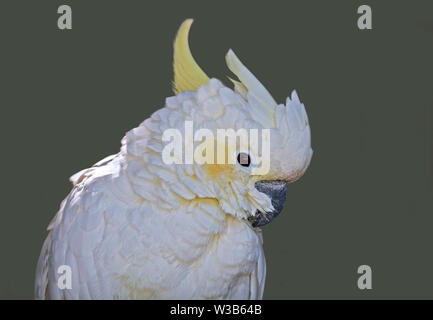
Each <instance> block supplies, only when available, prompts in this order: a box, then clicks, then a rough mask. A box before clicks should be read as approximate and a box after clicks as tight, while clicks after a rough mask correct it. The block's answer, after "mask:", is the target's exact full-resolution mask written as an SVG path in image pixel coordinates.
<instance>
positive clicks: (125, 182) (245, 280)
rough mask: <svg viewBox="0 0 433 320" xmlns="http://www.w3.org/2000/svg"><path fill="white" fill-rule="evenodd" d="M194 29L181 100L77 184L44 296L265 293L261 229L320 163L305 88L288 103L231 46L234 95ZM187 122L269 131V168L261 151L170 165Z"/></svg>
mask: <svg viewBox="0 0 433 320" xmlns="http://www.w3.org/2000/svg"><path fill="white" fill-rule="evenodd" d="M191 24H192V20H191V19H189V20H186V21H185V22H184V23H183V24H182V25H181V27H180V29H179V31H178V34H177V37H176V39H175V42H174V76H175V77H174V83H173V85H174V91H175V94H176V95H175V96H173V97H169V98H167V99H166V102H165V106H164V108H162V109H160V110H158V111H156V112H155V113H154V114H153V115H152V116H151V117H150V118H148V119H146V120H145V121H144V122H142V123H141V124H140V125H139V126H138V127H136V128H134V129H132V130H131V131H129V132H127V133H126V135H125V137H124V138H123V139H122V147H121V149H120V152H119V153H118V154H116V155H112V156H109V157H107V158H105V159H104V160H102V161H100V162H98V163H96V164H95V165H94V166H93V167H91V168H89V169H85V170H82V171H80V172H78V173H77V174H75V175H73V176H72V177H71V178H70V180H71V182H72V184H73V188H72V191H71V192H70V194H69V195H68V196H67V197H66V199H65V200H63V202H62V203H61V206H60V210H59V211H58V213H57V214H56V216H55V217H54V219H53V220H52V222H51V223H50V224H49V226H48V231H49V234H48V236H47V238H46V240H45V242H44V244H43V248H42V251H41V254H40V257H39V261H38V264H37V270H36V281H35V297H36V298H37V299H261V298H262V296H263V289H264V285H265V273H266V264H265V257H264V253H263V247H262V236H261V230H260V228H259V227H260V226H262V225H264V224H266V223H268V222H269V221H270V220H272V218H274V217H275V216H276V215H277V214H278V213H279V212H280V211H281V209H282V206H283V203H284V201H285V198H286V190H287V183H290V182H293V181H295V180H297V179H298V178H299V177H301V176H302V174H303V173H304V172H305V170H306V169H307V167H308V165H309V163H310V160H311V156H312V149H311V144H310V127H309V124H308V117H307V114H306V111H305V108H304V105H303V104H302V103H301V102H300V100H299V98H298V96H297V94H296V92H295V91H293V93H292V94H291V97H289V98H288V99H287V101H286V105H283V104H277V103H276V102H275V100H274V99H273V98H272V96H271V95H270V94H269V92H268V91H267V90H266V89H265V87H264V86H263V85H262V84H261V83H260V82H259V81H258V80H257V79H256V78H255V77H254V75H253V74H252V73H251V72H250V71H249V70H248V69H247V68H246V67H245V66H244V65H243V64H242V63H241V62H240V60H239V59H238V58H237V57H236V55H235V54H234V53H233V51H231V50H229V52H228V53H227V55H226V62H227V65H228V68H229V69H230V70H231V71H232V72H233V73H234V74H235V75H236V76H237V77H238V80H239V81H235V80H232V81H233V82H234V89H233V90H232V89H230V88H228V87H226V86H225V85H223V84H222V83H221V82H220V81H219V80H217V79H214V78H212V79H210V78H209V77H208V76H207V75H206V74H205V73H204V72H203V70H202V69H201V68H200V67H199V66H198V65H197V63H196V62H195V60H194V58H193V57H192V55H191V52H190V49H189V45H188V33H189V29H190V27H191ZM187 122H189V123H192V124H193V129H194V130H197V129H200V128H205V129H207V130H208V131H210V132H213V133H216V132H217V130H219V129H233V130H239V129H241V128H244V129H246V130H250V129H257V130H262V129H268V130H269V133H270V134H269V137H268V141H267V142H268V143H269V146H270V147H269V148H270V149H269V150H268V153H269V155H270V156H269V163H268V164H269V165H268V170H265V171H262V172H260V170H259V171H254V168H253V167H254V166H258V164H259V162H258V161H257V159H262V162H263V161H265V160H266V159H265V157H263V154H262V155H260V154H259V153H258V152H257V150H256V149H257V148H256V149H255V148H252V147H251V145H249V146H247V147H248V148H247V149H243V150H240V149H236V150H235V151H236V152H235V153H233V154H230V152H227V159H228V160H227V163H225V162H223V163H220V162H217V163H214V164H212V163H211V162H204V163H203V162H201V163H199V161H193V162H192V163H187V162H186V161H182V160H183V158H182V159H180V158H179V157H176V156H174V160H173V161H171V162H167V161H166V159H164V150H165V147H167V145H168V143H167V142H168V141H169V140H167V135H166V133H167V132H168V131H167V130H169V129H175V130H178V132H180V134H181V135H186V134H187V133H186V129H185V128H186V126H185V124H186V123H187ZM216 135H217V134H216ZM206 137H207V138H209V136H206ZM184 138H185V141H187V139H186V137H184ZM264 139H265V140H266V137H265V138H264ZM185 141H184V142H183V143H176V144H175V145H174V146H173V145H172V149H171V151H173V149H176V148H181V149H182V148H183V144H185V147H184V149H185V151H184V152H185V154H186V149H188V148H191V146H190V145H189V146H188V145H187V143H186V142H185ZM199 141H202V140H200V139H199ZM224 141H225V140H224ZM265 142H266V141H264V142H263V141H262V142H261V143H260V145H264V144H265ZM207 143H209V142H207ZM216 143H217V144H218V143H220V141H217V142H216ZM194 148H195V147H194ZM176 150H179V149H176ZM206 150H207V149H206ZM224 150H227V149H224ZM265 151H266V150H265ZM269 151H270V152H269ZM207 152H208V151H206V153H207ZM209 153H210V152H209ZM170 154H172V153H170ZM230 157H233V159H230ZM260 157H262V158H260ZM229 160H232V161H231V162H230V161H229ZM258 172H259V173H258ZM66 272H69V278H67V277H66V276H67V274H66ZM61 277H62V279H60V278H61ZM67 279H69V285H68V280H67ZM61 281H64V282H63V285H61V283H60V282H61Z"/></svg>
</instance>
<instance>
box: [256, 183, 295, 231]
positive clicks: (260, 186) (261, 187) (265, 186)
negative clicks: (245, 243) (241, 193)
mask: <svg viewBox="0 0 433 320" xmlns="http://www.w3.org/2000/svg"><path fill="white" fill-rule="evenodd" d="M255 187H256V189H257V190H258V191H260V192H263V193H264V194H266V195H268V196H269V197H270V198H271V201H272V206H273V207H274V210H273V211H272V212H262V211H258V210H257V212H256V215H255V216H254V217H250V218H248V220H249V221H250V222H251V224H252V226H253V227H254V228H255V227H261V226H264V225H265V224H268V223H269V222H271V221H272V220H273V219H274V218H275V217H276V216H278V214H279V213H280V212H281V210H282V209H283V206H284V202H285V201H286V193H287V182H286V181H281V180H263V181H258V182H256V184H255Z"/></svg>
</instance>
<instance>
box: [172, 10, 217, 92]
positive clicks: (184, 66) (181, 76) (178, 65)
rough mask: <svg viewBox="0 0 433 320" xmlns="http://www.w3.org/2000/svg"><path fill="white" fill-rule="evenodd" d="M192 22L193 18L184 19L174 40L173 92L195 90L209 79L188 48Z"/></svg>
mask: <svg viewBox="0 0 433 320" xmlns="http://www.w3.org/2000/svg"><path fill="white" fill-rule="evenodd" d="M192 23H193V19H187V20H185V21H184V22H183V23H182V25H181V26H180V28H179V31H178V32H177V36H176V39H175V40H174V57H173V69H174V82H173V91H174V93H175V94H179V93H181V92H184V91H196V90H197V89H198V88H199V87H201V86H202V85H204V84H206V83H208V81H209V80H210V79H209V77H208V76H207V75H206V73H204V71H203V70H202V69H201V68H200V66H199V65H198V64H197V62H196V61H195V60H194V57H193V56H192V54H191V50H190V49H189V44H188V34H189V30H190V28H191V25H192Z"/></svg>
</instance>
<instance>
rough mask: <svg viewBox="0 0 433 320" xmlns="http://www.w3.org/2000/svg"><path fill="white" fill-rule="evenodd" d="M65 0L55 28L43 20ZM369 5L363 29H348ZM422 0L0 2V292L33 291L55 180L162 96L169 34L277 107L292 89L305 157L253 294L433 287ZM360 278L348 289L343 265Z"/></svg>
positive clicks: (414, 293)
mask: <svg viewBox="0 0 433 320" xmlns="http://www.w3.org/2000/svg"><path fill="white" fill-rule="evenodd" d="M60 4H70V5H71V7H72V10H73V30H72V31H60V30H58V29H57V17H58V15H57V7H58V6H59V5H60ZM361 4H370V5H371V6H372V9H373V30H371V31H360V30H358V29H357V25H356V21H357V17H358V15H357V13H356V10H357V7H358V6H359V5H361ZM432 12H433V3H432V2H431V1H404V2H398V3H397V1H305V0H304V1H200V2H199V1H194V2H193V1H70V0H68V1H66V0H64V1H2V2H1V4H0V30H1V31H0V33H1V38H0V41H1V47H0V57H1V60H0V61H1V69H0V80H1V83H0V85H1V87H0V88H1V89H0V106H1V126H0V130H1V138H2V153H1V170H2V174H1V183H0V187H1V204H0V205H1V217H0V298H7V299H10V298H25V299H31V298H32V297H33V281H34V269H35V265H36V261H37V258H38V255H39V251H40V249H41V245H42V242H43V240H44V238H45V236H46V231H45V229H46V227H47V224H48V222H49V221H50V219H51V218H52V217H53V215H54V214H55V212H56V211H57V209H58V206H59V204H60V202H61V200H62V199H63V198H64V197H65V196H66V195H67V193H68V192H69V190H70V188H71V186H70V184H69V182H68V177H69V176H70V175H72V174H73V173H75V172H77V171H79V170H81V169H83V168H86V167H88V166H90V165H92V164H93V163H95V162H96V161H98V160H100V159H101V158H102V157H104V156H106V155H109V154H112V153H115V152H117V151H118V149H119V146H120V139H121V138H122V136H123V135H124V133H125V132H126V131H127V130H129V129H131V128H133V127H134V126H136V125H138V124H139V123H140V122H141V121H142V120H144V119H145V118H147V117H148V116H149V115H150V114H151V113H152V112H154V111H155V110H157V109H158V108H160V107H161V106H163V104H164V98H165V97H166V96H169V95H171V80H172V70H171V63H172V41H173V38H174V35H175V32H176V30H177V28H178V26H179V25H180V23H181V22H182V21H183V20H184V19H185V18H189V17H193V18H195V23H194V25H193V28H192V31H191V47H192V51H193V54H194V56H195V57H196V59H197V60H198V62H199V64H200V65H201V66H202V67H203V68H204V69H205V70H206V72H207V73H208V74H209V75H211V76H214V77H217V78H219V79H222V80H224V81H226V76H227V75H230V73H229V71H228V70H227V68H226V67H225V62H224V55H225V53H226V51H227V50H228V49H229V48H232V49H234V50H235V52H236V53H237V54H238V55H239V57H240V58H241V59H242V60H243V61H244V62H245V64H246V65H247V66H248V67H249V68H250V69H251V70H252V71H253V72H254V73H255V74H256V76H257V77H258V78H259V79H260V80H261V81H262V82H263V83H264V84H265V85H266V86H267V87H268V89H269V90H270V91H271V93H272V94H273V95H274V97H275V98H276V100H277V101H279V102H283V101H285V97H286V96H287V94H288V92H289V91H291V90H292V89H297V91H298V93H299V95H300V97H301V100H302V101H303V102H304V103H305V105H306V108H307V111H308V114H309V118H310V123H311V127H312V143H313V149H314V151H315V153H314V156H313V160H312V163H311V166H310V168H309V170H308V171H307V173H306V174H305V176H304V177H303V178H302V179H301V180H300V181H299V182H296V183H295V184H293V185H290V187H289V193H288V201H287V203H286V206H285V209H284V212H283V213H282V214H281V215H280V217H279V218H278V219H277V220H275V221H274V222H273V223H271V224H270V225H268V226H266V227H264V237H265V252H266V256H267V263H268V273H267V283H266V289H265V298H267V299H274V298H277V299H286V298H289V299H293V298H329V299H334V298H355V299H358V298H359V299H364V298H433V257H432V252H431V247H432V244H433V233H432V226H433V217H432V191H433V173H432V154H433V148H432V135H433V130H432V120H433V112H432V107H433V99H432V75H433V72H432V71H433V70H432V69H433V68H432V65H433V64H432V57H433V17H432ZM361 264H368V265H370V266H371V267H372V269H373V290H370V291H360V290H359V289H357V286H356V281H357V277H358V275H357V267H358V266H359V265H361Z"/></svg>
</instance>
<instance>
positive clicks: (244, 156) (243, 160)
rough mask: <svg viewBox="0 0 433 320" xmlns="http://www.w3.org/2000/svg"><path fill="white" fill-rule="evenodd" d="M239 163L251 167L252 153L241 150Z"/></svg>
mask: <svg viewBox="0 0 433 320" xmlns="http://www.w3.org/2000/svg"><path fill="white" fill-rule="evenodd" d="M238 163H239V164H240V165H241V166H242V167H249V166H250V164H251V158H250V155H249V154H248V153H244V152H240V153H239V154H238Z"/></svg>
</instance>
